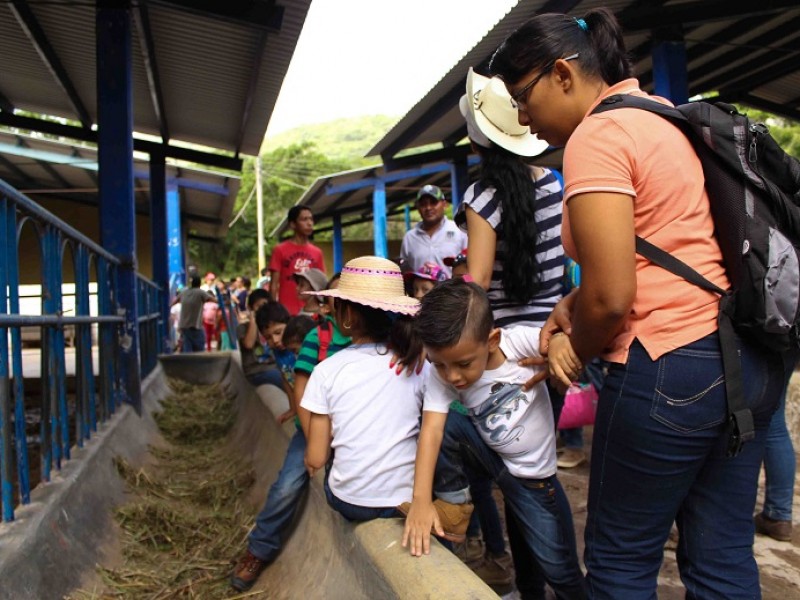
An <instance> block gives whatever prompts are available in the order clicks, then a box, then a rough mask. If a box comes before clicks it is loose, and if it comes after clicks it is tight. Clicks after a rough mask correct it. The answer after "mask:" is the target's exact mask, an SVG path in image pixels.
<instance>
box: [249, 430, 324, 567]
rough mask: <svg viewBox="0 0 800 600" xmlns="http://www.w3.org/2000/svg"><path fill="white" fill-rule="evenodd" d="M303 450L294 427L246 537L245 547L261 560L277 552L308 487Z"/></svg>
mask: <svg viewBox="0 0 800 600" xmlns="http://www.w3.org/2000/svg"><path fill="white" fill-rule="evenodd" d="M305 453H306V438H305V436H304V435H303V432H302V431H301V430H300V429H298V430H297V431H295V434H294V435H293V436H292V439H291V440H289V447H288V448H287V449H286V458H285V459H284V460H283V466H282V467H281V470H280V473H278V479H276V480H275V483H273V484H272V487H270V488H269V494H268V495H267V501H266V503H265V504H264V508H262V509H261V512H260V513H258V517H256V524H255V527H254V528H253V531H251V532H250V537H249V538H248V549H249V550H250V552H251V553H252V554H253V555H254V556H256V557H257V558H260V559H261V560H263V561H267V562H269V561H272V560H273V559H274V558H275V557H276V556H277V555H278V553H279V552H280V550H281V548H282V547H283V544H284V542H285V538H286V534H287V533H288V529H289V525H290V524H291V522H292V520H293V519H294V516H295V514H296V513H297V509H298V507H299V506H300V504H301V502H300V500H301V498H302V497H303V493H304V492H305V491H306V488H307V487H308V481H309V478H308V473H307V472H306V467H305V465H304V464H303V457H304V456H305Z"/></svg>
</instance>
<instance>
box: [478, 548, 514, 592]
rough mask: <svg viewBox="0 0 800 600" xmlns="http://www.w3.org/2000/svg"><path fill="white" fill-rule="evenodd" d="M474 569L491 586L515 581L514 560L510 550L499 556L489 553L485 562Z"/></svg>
mask: <svg viewBox="0 0 800 600" xmlns="http://www.w3.org/2000/svg"><path fill="white" fill-rule="evenodd" d="M473 571H474V573H475V575H477V576H478V577H480V578H481V579H483V582H484V583H485V584H486V585H488V586H489V587H502V586H508V585H511V583H512V582H513V581H514V567H513V562H512V560H511V555H510V554H509V553H508V552H504V553H503V554H500V555H497V556H495V555H494V554H492V553H491V552H489V553H487V554H486V560H484V561H483V564H481V565H480V566H479V567H477V568H475V569H473Z"/></svg>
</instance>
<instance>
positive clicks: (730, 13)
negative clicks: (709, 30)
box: [619, 0, 797, 32]
mask: <svg viewBox="0 0 800 600" xmlns="http://www.w3.org/2000/svg"><path fill="white" fill-rule="evenodd" d="M787 8H797V0H761V1H760V2H753V1H752V0H695V1H694V2H685V3H682V4H675V5H669V6H659V5H658V4H656V3H649V2H648V3H645V2H643V3H641V4H640V5H639V6H636V7H631V8H630V9H628V10H624V11H621V12H620V14H619V17H620V19H619V20H620V24H621V25H622V28H623V29H624V30H625V31H626V32H634V31H649V30H650V29H652V28H653V25H654V24H657V25H658V26H659V27H668V26H671V25H695V24H703V23H708V22H709V21H720V20H729V19H735V18H738V17H754V16H762V15H766V14H774V13H778V12H781V11H783V10H785V9H787Z"/></svg>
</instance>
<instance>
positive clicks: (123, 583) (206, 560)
mask: <svg viewBox="0 0 800 600" xmlns="http://www.w3.org/2000/svg"><path fill="white" fill-rule="evenodd" d="M170 387H171V388H172V389H173V391H174V395H173V396H171V397H170V398H168V399H167V400H165V401H164V402H163V410H162V412H160V413H159V414H157V415H156V416H155V418H156V422H157V423H158V425H159V428H160V429H161V433H162V435H163V436H164V438H165V439H166V440H167V442H169V444H168V445H166V446H164V447H158V448H155V447H153V448H151V454H152V456H153V458H154V463H153V464H152V465H149V466H147V467H146V468H144V469H135V468H133V467H131V465H129V464H128V463H127V462H125V461H124V460H122V459H117V460H116V466H117V470H118V471H119V473H120V475H121V476H122V478H123V479H124V480H125V481H126V483H127V487H128V489H129V490H130V492H131V500H130V502H128V503H127V504H126V505H125V506H122V507H121V508H119V509H118V510H117V512H116V519H117V522H118V523H119V525H120V528H121V530H122V535H121V537H122V551H123V557H124V564H123V565H122V566H121V567H119V568H116V569H105V568H100V569H99V573H100V576H101V578H102V580H103V583H104V584H105V588H106V589H105V590H104V591H103V592H102V593H101V594H98V593H97V591H92V592H87V591H82V592H79V593H78V594H75V595H73V596H72V598H74V599H75V600H87V599H88V598H103V599H110V598H119V599H134V598H135V599H137V600H138V599H140V598H142V599H144V598H147V599H151V600H164V599H168V598H201V599H203V600H205V599H213V598H232V597H238V598H245V597H249V596H251V595H250V594H247V595H239V596H234V592H233V590H231V588H230V585H229V574H230V569H231V566H232V559H233V558H234V557H235V556H236V555H237V554H238V553H240V552H241V551H242V548H244V546H245V540H246V537H247V533H248V531H249V530H250V527H251V525H252V522H253V514H252V509H251V507H249V506H248V505H247V504H246V503H245V494H246V493H247V491H248V490H249V488H250V487H251V486H252V485H253V482H254V478H253V473H252V470H251V469H250V467H249V465H246V464H244V463H243V462H242V461H241V460H240V459H239V458H238V457H237V456H236V454H235V453H234V452H232V451H231V449H230V447H229V446H228V444H227V440H226V436H227V434H228V432H229V431H230V429H231V426H232V425H233V419H234V414H233V408H232V406H231V401H230V399H229V398H227V397H226V395H225V394H224V393H223V392H222V390H221V389H220V388H219V387H218V386H212V387H205V388H203V387H193V386H190V385H188V384H186V383H184V382H181V381H175V380H171V381H170Z"/></svg>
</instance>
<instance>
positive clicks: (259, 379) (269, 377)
mask: <svg viewBox="0 0 800 600" xmlns="http://www.w3.org/2000/svg"><path fill="white" fill-rule="evenodd" d="M245 377H246V378H247V381H249V382H250V385H252V386H253V387H258V386H260V385H264V384H265V383H268V384H269V385H274V386H275V387H277V388H278V389H281V390H282V389H283V377H282V376H281V372H280V371H279V370H278V369H268V370H266V371H259V372H258V373H252V374H250V375H245Z"/></svg>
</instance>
